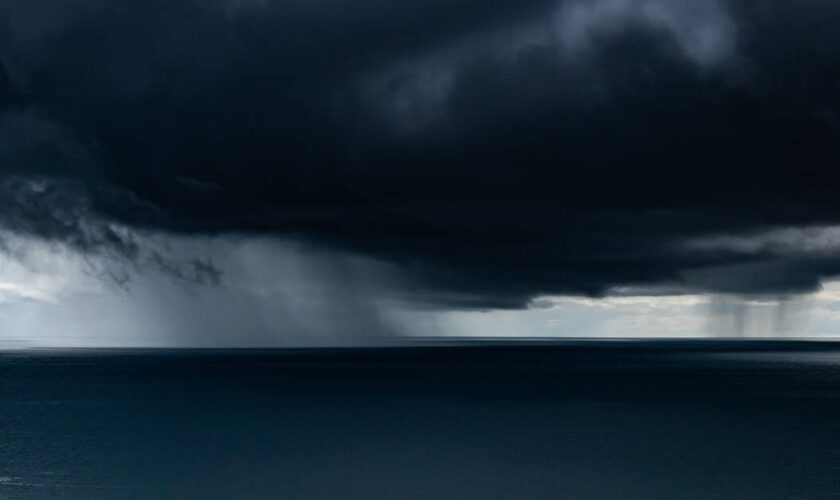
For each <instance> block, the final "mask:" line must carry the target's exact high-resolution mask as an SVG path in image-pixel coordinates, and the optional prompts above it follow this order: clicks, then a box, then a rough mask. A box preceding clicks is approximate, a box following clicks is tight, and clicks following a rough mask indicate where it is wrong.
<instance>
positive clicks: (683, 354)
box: [0, 342, 840, 500]
mask: <svg viewBox="0 0 840 500" xmlns="http://www.w3.org/2000/svg"><path fill="white" fill-rule="evenodd" d="M0 498H3V499H6V498H10V499H14V498H73V499H75V498H84V499H89V498H93V499H95V498H107V499H112V498H138V499H139V498H143V499H145V498H178V499H180V498H202V499H203V498H303V499H308V498H316V499H341V498H346V499H374V498H375V499H379V498H383V499H392V498H393V499H415V498H416V499H426V498H452V499H464V498H478V499H496V498H499V499H502V498H504V499H507V498H510V499H520V498H522V499H525V498H527V499H531V498H546V499H549V498H550V499H557V498H561V499H562V498H568V499H576V500H577V499H598V500H602V499H645V500H647V499H672V498H673V499H703V500H708V499H724V498H725V499H812V498H814V499H819V498H825V499H837V498H840V347H834V346H833V345H832V344H818V343H790V342H786V343H780V342H772V343H766V342H765V343H737V342H715V343H705V342H664V343H655V342H645V343H633V342H624V343H608V342H600V343H565V344H551V345H545V344H541V345H520V346H510V345H508V346H506V345H478V346H470V347H463V346H461V347H458V346H438V347H426V348H388V349H380V350H376V349H355V350H345V351H247V352H242V351H238V352H235V351H234V352H231V351H212V352H210V351H204V352H197V351H178V352H163V351H142V352H136V351H135V352H126V351H109V352H53V353H7V354H2V355H0Z"/></svg>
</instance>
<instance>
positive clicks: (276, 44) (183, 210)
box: [0, 0, 840, 308]
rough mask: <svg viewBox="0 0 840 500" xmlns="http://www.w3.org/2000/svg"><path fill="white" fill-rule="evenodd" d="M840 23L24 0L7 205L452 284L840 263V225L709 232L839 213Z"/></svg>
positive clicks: (527, 290)
mask: <svg viewBox="0 0 840 500" xmlns="http://www.w3.org/2000/svg"><path fill="white" fill-rule="evenodd" d="M838 22H840V5H837V4H835V3H833V2H824V1H817V0H806V1H802V2H775V1H765V2H748V3H744V2H735V1H724V0H720V1H704V2H701V1H699V0H698V1H695V0H679V1H671V2H666V1H660V0H593V1H584V0H569V1H560V2H558V1H554V0H551V1H547V0H528V1H521V2H513V3H512V2H500V1H494V0H490V1H487V0H485V1H481V2H478V1H474V0H464V1H459V2H452V1H448V0H447V1H444V0H425V1H422V2H380V1H366V0H361V1H357V2H337V1H332V0H316V1H306V2H302V1H291V0H286V1H281V0H276V1H269V0H261V1H236V2H232V1H221V0H218V1H212V0H209V1H205V0H202V1H195V0H177V1H149V2H141V3H137V4H132V5H115V4H114V3H113V2H109V1H104V0H70V1H66V2H60V3H55V2H44V1H41V0H34V1H33V0H26V1H22V0H10V1H6V2H3V5H2V6H0V206H2V207H3V208H4V210H3V212H2V214H0V224H2V225H3V226H4V227H6V228H8V229H11V230H14V231H15V232H18V233H29V234H30V235H34V236H37V237H41V238H44V239H47V240H51V241H61V242H67V243H70V244H72V245H73V246H74V247H75V248H78V249H82V250H85V249H92V250H96V249H102V248H108V247H115V248H122V249H123V250H120V253H122V254H125V255H126V258H128V259H132V258H136V257H133V255H134V254H133V253H132V251H131V248H132V247H131V241H130V239H129V240H126V239H125V238H124V237H123V235H122V234H121V233H119V232H118V231H113V230H111V228H113V227H127V228H133V229H134V230H138V231H147V230H156V231H162V232H165V233H170V234H182V235H183V234H224V233H231V234H267V235H284V236H285V237H290V238H296V239H300V240H306V241H308V242H311V243H314V244H317V245H319V246H320V247H321V248H328V249H329V248H332V249H338V250H341V251H348V252H353V253H357V254H361V255H365V256H368V257H370V258H373V259H378V260H381V261H386V262H391V263H395V264H396V265H397V266H398V267H399V269H400V273H401V274H402V279H403V282H404V283H408V285H407V286H405V287H404V291H403V293H402V296H403V297H405V298H406V300H408V301H410V302H412V303H415V304H421V305H431V306H435V307H438V306H443V307H446V308H475V307H477V308H510V307H522V306H524V305H525V304H527V303H528V301H529V300H530V299H531V298H533V297H535V296H539V295H546V294H585V295H593V296H598V295H602V294H606V293H609V292H610V291H611V290H613V289H615V288H616V287H628V286H630V287H638V288H643V289H652V290H653V289H662V288H667V289H669V290H677V291H683V292H687V291H691V292H726V293H734V294H754V293H757V294H764V293H770V294H774V295H777V294H785V293H789V292H802V291H808V290H814V289H815V288H817V287H818V285H819V282H820V280H822V279H823V278H825V277H827V276H834V275H836V274H838V272H840V259H838V258H837V257H836V256H835V254H834V253H833V252H822V253H820V255H819V256H817V257H815V256H813V255H811V254H807V255H806V254H805V253H801V252H798V251H797V250H796V248H795V245H792V246H791V247H790V248H788V249H787V250H786V251H784V252H779V251H762V250H761V248H758V249H756V251H742V247H744V245H741V244H740V243H739V244H737V245H735V247H736V248H733V245H726V244H724V245H717V246H715V245H711V246H710V245H708V244H700V245H698V244H697V243H696V242H698V241H710V240H708V238H719V237H720V235H734V236H733V237H736V238H741V237H745V236H743V235H751V234H760V233H761V234H763V233H766V232H767V231H773V230H776V229H778V228H781V227H788V228H800V227H806V226H813V225H820V226H825V225H831V224H836V223H838V222H840V204H838V203H836V193H837V187H838V184H840V174H838V170H837V168H836V167H837V165H838V160H840V140H838V139H840V114H838V112H840V91H838V89H840V86H838V85H839V84H840V74H838V71H840V69H838V68H840V67H838V65H837V64H836V62H837V61H838V60H840V31H838V30H837V29H836V26H837V25H838ZM790 234H796V233H790ZM733 241H738V240H733ZM759 246H760V245H759ZM747 247H749V245H747ZM98 251H102V250H98ZM146 260H147V261H153V260H154V259H151V260H150V259H146ZM164 267H165V266H164ZM187 267H188V268H189V265H188V266H187ZM172 269H173V270H175V269H181V267H180V264H179V265H177V266H174V267H172ZM205 270H207V271H208V272H209V271H210V270H211V269H210V268H206V269H205ZM211 274H212V273H211Z"/></svg>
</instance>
